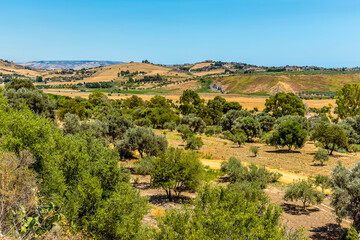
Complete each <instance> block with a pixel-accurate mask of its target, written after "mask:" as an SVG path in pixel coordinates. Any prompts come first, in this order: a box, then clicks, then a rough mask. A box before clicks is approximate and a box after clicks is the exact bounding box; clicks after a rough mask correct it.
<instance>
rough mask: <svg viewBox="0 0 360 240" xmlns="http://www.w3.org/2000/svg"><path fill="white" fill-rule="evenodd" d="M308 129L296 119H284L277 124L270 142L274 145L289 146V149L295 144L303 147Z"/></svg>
mask: <svg viewBox="0 0 360 240" xmlns="http://www.w3.org/2000/svg"><path fill="white" fill-rule="evenodd" d="M306 137H307V131H306V130H305V129H303V127H302V125H301V124H300V123H298V122H296V121H289V120H286V121H282V122H281V123H280V124H278V125H276V126H275V128H274V131H273V133H272V134H271V137H270V144H271V145H274V146H282V147H284V146H287V147H288V148H289V151H290V150H291V149H292V147H293V146H294V147H295V148H302V147H303V146H304V144H305V141H306Z"/></svg>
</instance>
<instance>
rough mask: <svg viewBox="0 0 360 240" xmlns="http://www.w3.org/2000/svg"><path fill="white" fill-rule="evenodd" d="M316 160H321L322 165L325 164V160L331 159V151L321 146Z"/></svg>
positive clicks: (315, 157) (316, 154) (315, 156)
mask: <svg viewBox="0 0 360 240" xmlns="http://www.w3.org/2000/svg"><path fill="white" fill-rule="evenodd" d="M313 161H314V162H317V161H318V162H320V165H321V166H324V162H327V161H329V153H328V152H327V151H326V150H325V149H323V148H319V149H318V151H317V152H316V153H315V155H314V160H313Z"/></svg>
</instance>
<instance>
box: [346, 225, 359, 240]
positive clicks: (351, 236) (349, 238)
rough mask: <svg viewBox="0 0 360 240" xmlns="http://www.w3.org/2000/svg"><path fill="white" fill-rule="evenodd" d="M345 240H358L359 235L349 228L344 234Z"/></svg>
mask: <svg viewBox="0 0 360 240" xmlns="http://www.w3.org/2000/svg"><path fill="white" fill-rule="evenodd" d="M345 239H346V240H359V233H358V232H357V231H356V229H355V228H354V227H353V226H351V228H350V229H349V230H348V231H347V233H346V237H345Z"/></svg>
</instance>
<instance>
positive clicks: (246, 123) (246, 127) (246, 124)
mask: <svg viewBox="0 0 360 240" xmlns="http://www.w3.org/2000/svg"><path fill="white" fill-rule="evenodd" d="M236 129H242V130H243V131H244V133H245V134H246V136H247V138H248V141H249V140H251V139H253V138H256V137H259V136H260V132H261V128H260V123H259V122H258V121H256V120H255V119H254V118H252V117H244V118H238V119H237V120H236V121H235V126H234V127H233V130H232V132H234V131H235V130H236Z"/></svg>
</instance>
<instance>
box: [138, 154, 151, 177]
mask: <svg viewBox="0 0 360 240" xmlns="http://www.w3.org/2000/svg"><path fill="white" fill-rule="evenodd" d="M154 160H155V158H154V157H144V158H142V159H141V160H140V161H137V162H135V163H134V171H135V173H136V174H140V175H148V174H150V173H151V171H152V168H153V162H154Z"/></svg>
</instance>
